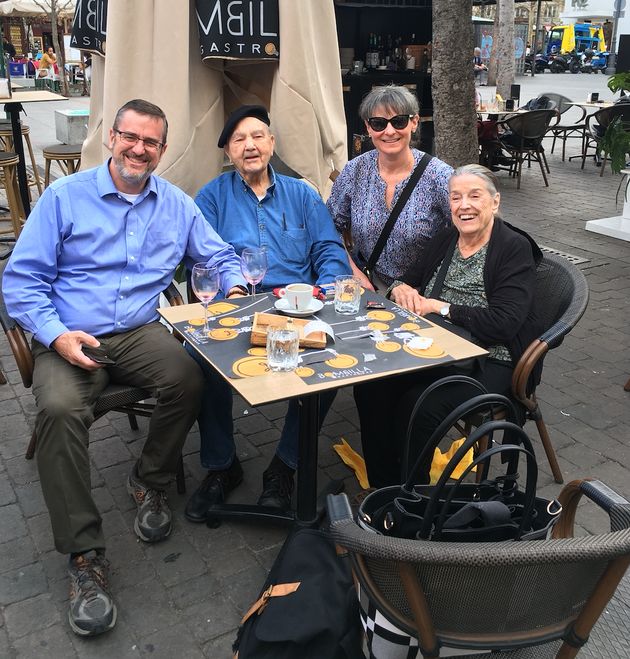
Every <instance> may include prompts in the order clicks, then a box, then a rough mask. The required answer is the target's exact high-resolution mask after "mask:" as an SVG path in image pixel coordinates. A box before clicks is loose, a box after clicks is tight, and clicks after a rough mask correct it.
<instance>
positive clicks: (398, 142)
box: [365, 106, 418, 156]
mask: <svg viewBox="0 0 630 659" xmlns="http://www.w3.org/2000/svg"><path fill="white" fill-rule="evenodd" d="M398 114H401V113H400V112H398V111H397V110H394V109H392V108H384V107H382V106H379V107H377V108H376V109H375V110H374V113H373V115H372V116H373V117H384V118H385V119H391V118H392V117H394V116H396V115H398ZM365 127H366V128H367V132H368V134H369V136H370V137H371V138H372V143H373V144H374V148H375V149H376V150H377V151H378V152H379V153H382V154H383V155H386V156H397V155H400V154H401V153H405V152H406V150H407V149H409V144H410V142H411V136H412V134H413V133H414V132H415V130H416V128H417V127H418V115H417V114H416V115H414V116H413V118H412V119H410V120H409V123H408V124H407V125H406V126H405V127H404V128H400V129H398V130H396V128H394V127H393V126H392V125H391V123H388V124H387V126H386V127H385V130H381V131H375V130H373V129H372V128H370V125H369V124H368V123H367V121H366V122H365Z"/></svg>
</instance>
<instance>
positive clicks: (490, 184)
mask: <svg viewBox="0 0 630 659" xmlns="http://www.w3.org/2000/svg"><path fill="white" fill-rule="evenodd" d="M467 175H472V176H477V177H479V178H480V179H481V180H482V181H483V182H484V184H485V186H486V189H487V190H488V192H489V193H490V194H491V195H492V196H494V195H495V194H497V192H498V191H499V179H498V178H497V177H496V176H495V174H494V172H491V171H490V170H489V169H488V168H487V167H484V166H483V165H478V164H477V163H471V164H470V165H462V166H461V167H458V168H457V169H456V170H455V171H454V172H453V173H452V174H451V178H450V180H449V187H450V181H452V180H453V179H454V178H455V177H457V176H467Z"/></svg>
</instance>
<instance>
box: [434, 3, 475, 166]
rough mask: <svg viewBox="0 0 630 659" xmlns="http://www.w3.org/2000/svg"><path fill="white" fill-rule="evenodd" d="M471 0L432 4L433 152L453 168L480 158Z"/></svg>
mask: <svg viewBox="0 0 630 659" xmlns="http://www.w3.org/2000/svg"><path fill="white" fill-rule="evenodd" d="M471 15H472V0H440V1H439V2H434V3H433V57H432V66H433V76H432V82H431V91H432V93H433V122H434V128H435V151H436V155H437V156H438V157H439V158H441V159H442V160H444V161H445V162H447V163H449V165H452V166H453V167H458V166H460V165H466V164H468V163H472V162H478V161H479V146H478V142H477V117H476V114H475V81H474V73H473V66H472V57H473V47H474V32H473V26H472V21H471V20H470V17H471Z"/></svg>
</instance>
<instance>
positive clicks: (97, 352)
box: [81, 345, 116, 366]
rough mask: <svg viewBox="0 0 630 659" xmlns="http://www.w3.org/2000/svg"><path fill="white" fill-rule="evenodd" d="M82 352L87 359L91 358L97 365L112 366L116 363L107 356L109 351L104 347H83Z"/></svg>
mask: <svg viewBox="0 0 630 659" xmlns="http://www.w3.org/2000/svg"><path fill="white" fill-rule="evenodd" d="M81 351H82V352H83V354H84V355H85V356H86V357H89V358H90V359H91V360H92V361H93V362H96V363H97V364H103V365H104V366H112V365H113V364H115V363H116V362H115V361H114V360H113V359H112V358H111V357H110V356H109V355H108V354H107V350H105V348H103V347H102V346H97V347H96V348H94V347H92V346H87V345H83V346H81Z"/></svg>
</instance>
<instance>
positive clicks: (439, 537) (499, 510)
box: [358, 394, 562, 542]
mask: <svg viewBox="0 0 630 659" xmlns="http://www.w3.org/2000/svg"><path fill="white" fill-rule="evenodd" d="M488 396H492V394H488V395H486V396H479V397H477V398H484V397H485V398H487V397H488ZM460 407H462V406H460ZM451 417H452V415H449V418H451ZM442 425H444V424H441V426H442ZM441 426H440V427H441ZM498 430H503V431H504V433H506V434H507V433H509V441H510V442H514V443H507V442H506V441H505V439H507V438H504V443H503V444H501V445H496V446H491V447H490V448H489V449H487V450H486V451H483V452H482V453H481V454H480V455H478V456H477V457H476V458H475V459H474V460H473V461H472V463H471V464H470V465H468V467H467V468H466V469H465V470H464V473H463V474H462V475H461V476H460V477H459V479H458V480H457V481H456V482H455V483H452V484H449V483H448V480H449V478H450V476H451V475H452V473H453V471H454V470H455V468H456V467H457V465H458V464H459V463H460V461H461V460H462V458H463V457H464V456H465V455H466V453H467V452H468V451H469V449H470V448H472V447H473V446H475V445H476V444H477V443H478V442H479V440H480V439H482V438H483V437H484V436H489V438H490V440H491V439H492V435H493V433H494V432H495V431H498ZM429 446H431V442H429V443H427V447H429ZM425 451H426V447H425ZM425 451H423V452H422V454H421V455H420V456H419V458H418V461H417V463H418V464H419V463H420V460H421V459H422V458H423V456H424V453H425ZM497 455H500V456H501V458H502V460H503V461H504V463H505V464H506V469H505V473H502V474H500V475H498V476H495V477H493V478H492V479H489V478H488V470H489V466H490V461H491V459H492V458H493V457H494V456H497ZM521 456H525V459H526V462H527V478H526V484H525V488H524V490H520V489H519V488H518V482H517V481H518V478H519V473H518V464H519V458H521ZM474 467H477V468H482V467H483V472H482V476H483V477H482V480H481V481H480V482H479V483H463V482H462V481H463V479H464V478H465V477H466V476H467V475H468V474H469V473H470V471H471V470H472V469H473V468H474ZM412 474H413V470H412ZM537 475H538V468H537V464H536V458H535V455H534V451H533V448H532V445H531V442H530V439H529V437H528V436H527V434H526V433H525V432H524V431H523V429H522V428H520V427H519V426H517V425H516V424H514V423H511V422H510V421H488V422H486V423H484V424H482V425H481V426H479V427H478V428H477V429H476V430H475V431H474V432H473V433H471V434H470V436H469V437H468V438H467V439H466V440H465V441H464V443H463V444H462V445H461V447H460V448H459V449H458V450H457V452H456V453H455V455H454V456H453V458H452V459H451V460H450V461H449V463H448V465H447V467H446V469H445V470H444V472H443V473H442V475H441V477H440V479H439V480H438V482H437V483H436V484H435V485H416V486H411V485H410V484H409V480H410V478H412V477H413V476H412V475H411V476H410V478H408V479H407V482H406V483H405V484H403V485H402V486H392V487H387V488H381V489H379V490H377V491H375V492H373V493H372V494H370V495H368V496H367V497H366V498H365V500H364V501H363V503H362V505H361V507H360V508H359V514H358V522H359V524H360V525H361V526H362V527H363V528H365V529H367V530H371V531H375V532H376V533H380V534H383V535H391V536H394V537H398V538H410V539H430V540H436V541H443V542H497V541H502V540H533V539H539V538H544V537H546V536H547V534H548V532H549V531H550V529H551V528H552V527H553V525H554V524H555V522H556V520H557V519H558V515H559V514H560V512H561V510H562V507H561V505H560V504H559V503H558V502H557V501H555V500H554V501H549V500H547V499H543V498H541V497H537V496H536V480H537Z"/></svg>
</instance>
